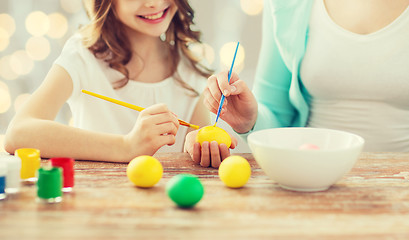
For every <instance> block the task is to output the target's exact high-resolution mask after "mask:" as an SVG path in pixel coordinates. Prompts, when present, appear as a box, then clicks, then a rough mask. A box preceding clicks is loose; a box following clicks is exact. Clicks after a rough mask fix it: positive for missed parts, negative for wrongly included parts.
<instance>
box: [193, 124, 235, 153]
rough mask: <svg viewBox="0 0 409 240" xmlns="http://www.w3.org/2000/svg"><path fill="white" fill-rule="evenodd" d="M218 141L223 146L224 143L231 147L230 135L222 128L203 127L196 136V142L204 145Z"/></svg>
mask: <svg viewBox="0 0 409 240" xmlns="http://www.w3.org/2000/svg"><path fill="white" fill-rule="evenodd" d="M212 141H216V142H217V143H219V144H221V143H224V144H226V146H227V147H228V148H229V147H230V145H231V138H230V135H229V134H228V133H227V132H226V131H225V130H223V129H222V128H219V127H216V126H206V127H202V128H201V129H200V130H199V132H198V133H197V135H196V142H199V143H200V145H202V143H203V142H212Z"/></svg>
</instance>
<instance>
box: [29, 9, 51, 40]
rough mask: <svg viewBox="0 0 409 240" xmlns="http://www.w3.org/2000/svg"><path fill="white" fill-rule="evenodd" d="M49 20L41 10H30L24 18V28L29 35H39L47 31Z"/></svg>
mask: <svg viewBox="0 0 409 240" xmlns="http://www.w3.org/2000/svg"><path fill="white" fill-rule="evenodd" d="M49 28H50V20H49V19H48V16H47V15H46V14H45V13H43V12H41V11H35V12H31V13H30V14H29V15H28V16H27V18H26V29H27V32H29V33H30V34H31V35H33V36H36V37H39V36H43V35H44V34H46V33H47V32H48V29H49Z"/></svg>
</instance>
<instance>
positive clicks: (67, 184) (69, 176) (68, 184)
mask: <svg viewBox="0 0 409 240" xmlns="http://www.w3.org/2000/svg"><path fill="white" fill-rule="evenodd" d="M50 162H51V165H52V166H53V167H60V168H62V175H63V188H62V191H63V192H71V191H72V188H73V187H74V159H72V158H64V157H62V158H50Z"/></svg>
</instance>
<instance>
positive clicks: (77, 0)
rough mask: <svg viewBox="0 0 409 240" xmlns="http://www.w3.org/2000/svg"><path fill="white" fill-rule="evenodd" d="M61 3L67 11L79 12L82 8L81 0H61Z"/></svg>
mask: <svg viewBox="0 0 409 240" xmlns="http://www.w3.org/2000/svg"><path fill="white" fill-rule="evenodd" d="M60 4H61V7H62V9H64V11H66V12H67V13H78V12H79V11H81V9H82V1H81V0H60Z"/></svg>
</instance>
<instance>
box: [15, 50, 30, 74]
mask: <svg viewBox="0 0 409 240" xmlns="http://www.w3.org/2000/svg"><path fill="white" fill-rule="evenodd" d="M10 65H11V70H13V71H14V72H15V73H16V74H17V75H26V74H28V73H30V72H31V71H32V70H33V68H34V62H33V60H32V59H31V58H30V56H28V54H27V52H26V51H24V50H18V51H16V52H14V53H13V54H12V55H11V57H10Z"/></svg>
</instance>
